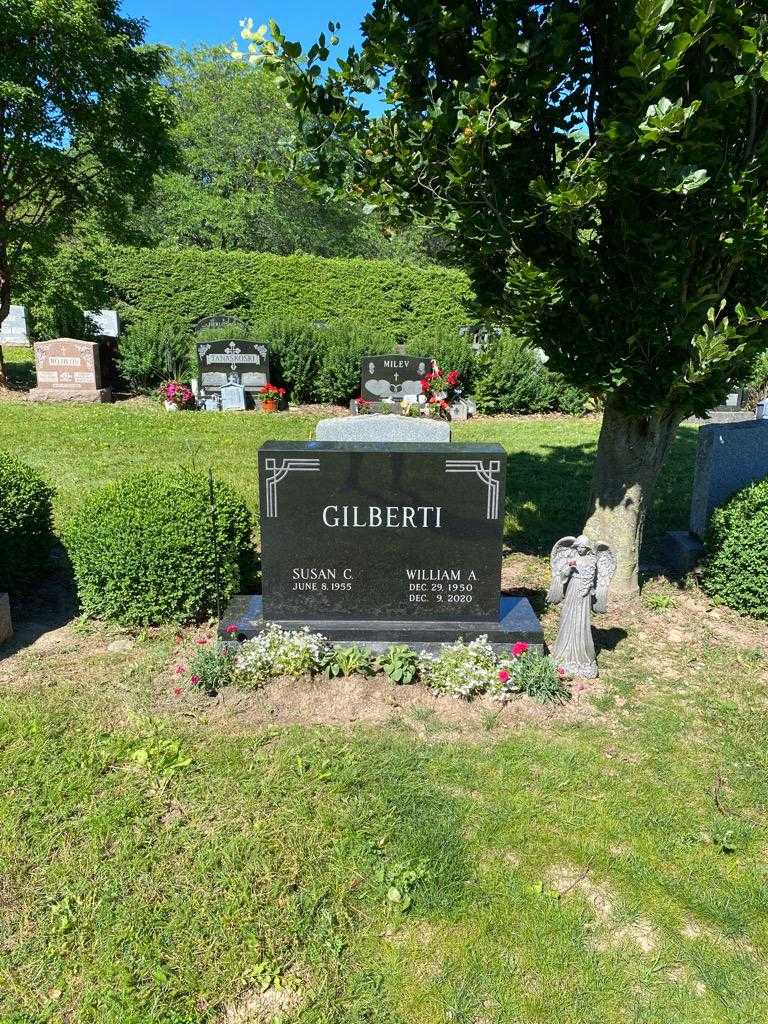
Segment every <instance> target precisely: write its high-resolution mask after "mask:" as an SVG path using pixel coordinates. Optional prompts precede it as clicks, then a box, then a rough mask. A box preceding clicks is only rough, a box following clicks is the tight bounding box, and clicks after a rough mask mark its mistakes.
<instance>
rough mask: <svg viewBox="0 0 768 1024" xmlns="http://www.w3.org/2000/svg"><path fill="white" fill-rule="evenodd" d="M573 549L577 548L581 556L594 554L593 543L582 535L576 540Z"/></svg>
mask: <svg viewBox="0 0 768 1024" xmlns="http://www.w3.org/2000/svg"><path fill="white" fill-rule="evenodd" d="M573 547H575V548H576V550H577V551H578V553H579V554H580V555H588V554H591V552H592V541H591V540H590V539H589V537H585V536H584V534H583V533H582V534H581V536H580V537H577V538H576V539H575V540H574V542H573Z"/></svg>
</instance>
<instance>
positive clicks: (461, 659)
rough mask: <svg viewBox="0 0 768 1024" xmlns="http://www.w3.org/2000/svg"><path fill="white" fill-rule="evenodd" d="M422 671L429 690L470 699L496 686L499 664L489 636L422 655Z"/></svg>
mask: <svg viewBox="0 0 768 1024" xmlns="http://www.w3.org/2000/svg"><path fill="white" fill-rule="evenodd" d="M419 673H420V675H421V679H422V682H423V683H424V684H425V685H426V686H428V687H430V689H432V690H439V691H440V692H441V693H450V694H452V695H453V696H455V697H464V698H466V699H467V700H469V699H471V698H472V697H474V696H476V695H477V694H479V693H484V692H485V691H486V690H487V689H489V687H491V686H493V684H494V683H495V681H496V678H497V675H498V666H497V662H496V656H495V654H494V653H493V648H492V647H491V645H490V644H489V643H488V638H487V637H485V636H480V637H478V638H477V639H476V640H472V641H470V642H469V643H468V644H465V643H464V642H463V641H462V640H457V641H456V643H454V644H449V645H447V646H445V647H443V648H442V650H441V651H440V653H439V654H421V655H420V657H419Z"/></svg>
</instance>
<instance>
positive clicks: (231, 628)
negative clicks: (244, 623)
mask: <svg viewBox="0 0 768 1024" xmlns="http://www.w3.org/2000/svg"><path fill="white" fill-rule="evenodd" d="M224 632H225V633H229V635H230V636H232V634H233V633H236V632H237V626H227V628H226V629H225V630H224Z"/></svg>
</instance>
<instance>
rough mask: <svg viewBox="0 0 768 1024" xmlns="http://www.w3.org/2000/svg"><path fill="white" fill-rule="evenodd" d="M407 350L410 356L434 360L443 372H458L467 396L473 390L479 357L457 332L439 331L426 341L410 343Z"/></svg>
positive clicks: (466, 340) (465, 339) (466, 339)
mask: <svg viewBox="0 0 768 1024" xmlns="http://www.w3.org/2000/svg"><path fill="white" fill-rule="evenodd" d="M405 348H406V352H407V353H408V354H409V355H412V356H425V357H426V358H427V359H434V360H435V361H436V362H437V365H438V366H439V367H440V369H441V370H445V371H451V370H458V372H459V377H460V378H461V386H462V388H463V389H464V392H465V394H468V393H469V392H470V391H471V390H472V387H473V384H474V381H475V374H476V366H477V357H476V355H475V352H474V350H473V348H472V346H471V344H470V342H469V340H468V338H466V337H465V336H463V335H461V334H459V332H458V331H457V330H444V331H439V332H437V333H436V334H434V335H433V336H432V337H431V338H429V339H425V340H424V341H419V342H418V343H414V342H409V343H408V344H407V345H406V347H405Z"/></svg>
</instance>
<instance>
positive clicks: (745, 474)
mask: <svg viewBox="0 0 768 1024" xmlns="http://www.w3.org/2000/svg"><path fill="white" fill-rule="evenodd" d="M767 476H768V420H745V421H743V422H741V423H708V424H706V425H705V426H703V427H699V437H698V447H697V449H696V470H695V473H694V479H693V498H692V500H691V521H690V530H691V533H693V534H695V535H696V536H697V537H702V538H703V537H704V534H705V533H706V530H707V524H708V523H709V517H710V515H711V514H712V511H713V509H715V508H717V507H718V505H722V504H723V502H725V501H726V500H727V499H728V498H730V496H731V495H732V494H735V493H736V491H740V490H741V489H742V487H746V486H747V484H751V483H754V482H755V481H756V480H762V479H764V478H765V477H767Z"/></svg>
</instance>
